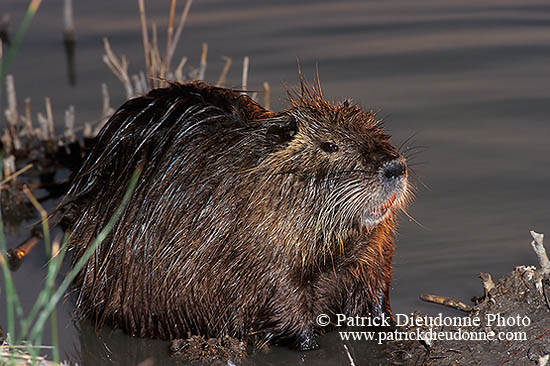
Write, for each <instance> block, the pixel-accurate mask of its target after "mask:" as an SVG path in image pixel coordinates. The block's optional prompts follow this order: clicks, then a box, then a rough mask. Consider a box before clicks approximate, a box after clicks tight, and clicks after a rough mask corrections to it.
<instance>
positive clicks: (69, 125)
mask: <svg viewBox="0 0 550 366" xmlns="http://www.w3.org/2000/svg"><path fill="white" fill-rule="evenodd" d="M74 121H75V115H74V106H72V105H70V106H69V109H67V110H66V111H65V139H66V141H68V142H69V143H73V142H75V141H76V135H75V133H74Z"/></svg>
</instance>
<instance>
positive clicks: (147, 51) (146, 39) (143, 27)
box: [138, 0, 151, 76]
mask: <svg viewBox="0 0 550 366" xmlns="http://www.w3.org/2000/svg"><path fill="white" fill-rule="evenodd" d="M138 4H139V19H140V20H141V38H142V39H143V52H144V54H145V55H144V56H145V70H146V72H147V73H149V72H150V69H151V66H150V62H149V55H150V54H151V51H150V49H149V32H148V31H147V16H146V14H145V6H144V4H143V0H138ZM148 76H150V75H148Z"/></svg>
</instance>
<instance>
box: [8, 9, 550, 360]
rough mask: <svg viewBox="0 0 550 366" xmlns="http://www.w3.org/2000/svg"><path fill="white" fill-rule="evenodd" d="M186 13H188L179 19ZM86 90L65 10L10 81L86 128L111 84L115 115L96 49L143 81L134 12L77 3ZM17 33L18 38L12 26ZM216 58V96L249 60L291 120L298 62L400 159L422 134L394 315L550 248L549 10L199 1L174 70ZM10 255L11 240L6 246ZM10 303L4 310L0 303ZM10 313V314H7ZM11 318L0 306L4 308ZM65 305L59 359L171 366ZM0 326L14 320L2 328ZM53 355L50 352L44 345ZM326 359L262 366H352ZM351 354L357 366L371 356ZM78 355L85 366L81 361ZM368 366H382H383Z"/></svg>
mask: <svg viewBox="0 0 550 366" xmlns="http://www.w3.org/2000/svg"><path fill="white" fill-rule="evenodd" d="M24 3H26V2H24V1H21V0H3V1H2V4H1V5H0V12H1V13H4V12H8V13H10V14H11V15H12V19H13V24H18V23H19V21H20V19H21V16H22V14H23V11H24V7H25V4H24ZM179 5H180V7H181V6H183V4H179ZM168 7H169V1H156V2H152V1H149V3H148V4H147V8H148V10H149V15H150V17H152V18H154V19H155V20H156V22H157V23H158V24H159V25H160V26H164V25H165V24H166V18H167V13H168ZM75 13H76V25H77V38H78V40H77V45H76V71H77V84H76V86H75V87H71V86H70V85H69V83H68V77H67V72H66V63H65V58H64V53H63V47H62V42H61V30H62V25H61V17H60V15H61V2H60V1H46V2H44V4H43V5H42V7H41V8H40V11H39V13H38V14H37V16H36V18H35V20H34V21H33V24H32V26H31V28H30V30H29V32H28V34H27V36H26V39H25V41H24V43H23V44H22V47H21V50H20V52H19V54H18V55H17V58H16V60H15V62H14V64H13V65H12V68H11V70H10V72H11V73H13V74H14V75H15V78H16V87H17V91H18V97H19V101H20V103H22V100H23V98H24V97H27V96H29V97H31V98H32V106H33V111H34V112H35V113H36V112H38V111H42V110H43V106H42V104H41V103H42V100H43V97H45V96H50V97H51V98H52V101H53V107H54V114H55V117H56V119H57V120H58V121H62V115H63V113H64V109H65V108H67V107H68V106H69V105H70V104H73V105H75V107H76V111H77V121H78V122H79V123H80V124H82V123H83V122H84V121H93V120H96V119H98V118H99V115H100V111H101V94H100V85H101V82H106V83H108V85H109V86H110V91H111V94H112V104H113V105H114V106H117V105H119V104H120V103H121V102H122V101H123V99H124V95H123V90H122V87H121V86H120V85H119V84H118V82H117V81H116V79H115V77H114V76H112V75H111V74H110V72H109V71H108V70H107V67H106V66H105V65H104V64H103V63H102V61H101V57H102V54H103V50H102V37H105V36H108V37H109V39H110V41H111V43H112V45H113V48H114V49H115V50H116V51H117V52H119V53H123V54H125V55H127V57H128V59H129V61H130V69H131V70H132V71H134V72H136V71H138V70H140V69H142V66H143V65H142V64H143V61H142V60H143V56H142V46H141V36H140V28H139V21H138V11H137V4H136V2H135V1H134V0H124V1H117V2H111V1H105V0H98V1H76V4H75ZM12 29H14V27H13V26H12ZM202 42H207V43H208V45H209V56H208V59H209V64H208V71H207V79H208V80H212V81H215V80H216V79H217V77H218V74H219V72H220V71H221V68H222V65H223V61H222V60H221V56H230V57H232V58H233V61H234V66H233V69H232V72H230V78H229V84H231V85H235V86H238V85H239V80H240V69H241V67H242V57H243V56H250V61H251V66H250V77H249V87H250V88H258V89H260V88H261V86H262V83H263V81H268V82H269V83H270V85H271V88H272V95H273V98H272V107H274V108H275V109H278V108H280V107H282V106H284V93H283V89H282V84H281V81H285V82H287V83H289V84H295V83H296V82H297V74H296V58H297V57H298V58H299V60H300V63H301V64H302V67H303V69H304V73H305V74H306V75H309V76H311V75H312V74H313V70H314V68H315V64H316V63H318V65H319V71H320V76H321V81H322V84H323V88H324V91H325V94H326V95H328V96H329V97H331V98H334V99H342V98H345V97H350V96H351V97H353V98H354V100H355V101H357V102H360V103H361V104H362V105H363V106H365V107H368V108H373V109H376V110H379V113H380V115H381V116H384V117H385V120H386V125H387V128H388V130H389V131H390V133H391V134H392V135H393V141H394V142H395V143H396V144H399V143H400V142H403V141H404V140H405V139H407V138H408V137H410V136H411V135H413V134H415V138H414V142H413V143H412V145H414V146H424V147H426V150H425V151H424V152H423V153H422V154H420V155H418V156H416V157H415V158H414V159H412V160H413V161H412V164H415V165H414V169H415V170H416V172H417V174H418V176H420V179H421V181H422V182H423V184H425V185H426V187H424V186H423V184H421V183H419V182H418V180H417V185H418V186H419V188H418V191H417V194H416V196H417V198H416V200H415V202H414V203H413V204H412V206H411V207H410V210H409V213H410V215H411V216H412V217H414V218H415V220H416V221H418V222H419V223H415V222H413V221H410V220H409V219H408V218H407V217H402V218H401V223H400V229H399V234H398V238H397V244H396V246H397V249H396V257H395V261H394V280H393V291H392V308H393V310H394V312H396V313H409V312H411V311H413V310H416V309H420V310H422V311H423V312H425V313H428V314H437V313H438V312H440V311H443V312H446V313H448V314H453V315H454V314H457V313H453V312H451V311H449V310H445V309H443V308H440V307H437V306H435V305H429V304H425V303H422V302H420V301H419V300H418V295H419V294H420V293H422V292H432V293H437V294H443V295H449V296H451V297H455V298H457V299H461V300H464V301H468V299H469V298H470V297H472V296H473V295H479V294H480V292H481V288H480V283H479V280H478V278H477V275H478V274H479V272H480V271H484V272H490V273H491V274H493V276H495V277H499V276H501V275H503V274H504V273H506V272H508V271H510V270H512V269H513V268H514V266H516V265H519V264H535V263H536V259H535V256H534V254H533V253H532V251H531V249H530V246H529V242H530V235H529V230H530V229H534V230H537V231H542V232H546V233H547V234H550V210H549V204H550V190H549V187H550V169H548V168H549V163H550V143H549V139H550V120H549V119H550V117H549V116H550V87H549V85H550V4H549V3H548V2H547V1H522V2H518V1H504V0H499V1H486V0H485V1H483V0H476V1H460V2H459V1H445V2H442V1H436V0H425V1H414V2H411V1H405V0H403V1H356V2H354V1H341V2H336V1H316V2H313V1H301V2H295V1H275V0H272V1H263V2H255V1H249V0H247V1H240V2H231V1H225V2H222V1H200V0H197V1H195V3H194V4H193V6H192V9H191V13H190V18H189V19H188V24H187V26H186V29H185V30H184V33H183V36H182V40H181V42H180V47H179V50H180V54H179V56H182V55H184V54H185V55H188V56H189V57H190V60H189V63H190V64H192V65H198V61H199V57H200V52H201V43H202ZM12 240H13V241H14V242H13V243H11V244H14V243H15V242H16V240H17V239H16V238H13V237H12ZM42 256H43V254H42V253H41V251H40V250H35V252H33V253H32V255H31V256H30V257H29V258H28V260H27V262H26V264H25V266H24V268H23V269H22V270H20V271H19V272H17V273H16V274H15V277H16V281H17V284H18V286H19V287H18V288H19V295H20V296H21V298H22V300H23V302H24V303H25V304H26V307H30V304H31V303H32V301H34V296H35V291H36V290H37V288H38V287H40V286H41V285H42V283H43V280H42V278H43V276H44V272H43V270H42V269H41V266H42V265H43V263H44V259H43V257H42ZM1 301H3V299H2V300H1ZM2 304H3V302H2ZM0 306H3V305H0ZM71 310H72V308H71V304H70V303H67V304H65V305H64V306H60V307H59V310H58V312H59V313H60V314H59V323H60V327H61V330H60V331H61V339H62V351H63V352H64V353H66V354H69V355H70V357H71V358H72V359H73V360H77V361H79V362H80V363H81V364H85V365H86V364H103V365H115V364H120V365H123V364H136V363H138V362H139V361H141V360H143V359H145V358H147V357H149V356H153V357H154V358H155V360H156V361H157V364H170V360H167V359H166V344H165V343H163V342H151V341H144V340H136V339H131V338H129V337H126V336H124V335H123V334H120V332H112V331H109V330H103V331H102V332H101V333H99V334H98V335H96V334H95V332H93V331H90V330H89V329H87V326H86V324H83V325H82V326H81V327H82V328H83V330H82V331H81V332H78V331H76V329H75V326H74V325H73V323H72V322H71V320H70V312H71ZM0 322H2V324H3V322H4V314H3V313H2V317H0ZM46 341H47V340H46ZM321 343H322V345H324V347H323V348H322V349H321V350H320V351H315V352H310V353H305V354H302V353H297V352H292V351H289V350H286V349H281V348H275V349H273V350H272V352H271V353H270V354H267V355H257V356H255V357H254V360H255V361H256V362H257V363H258V364H262V365H264V364H265V365H268V364H289V365H290V364H297V363H299V364H327V365H329V364H331V365H332V364H343V365H347V364H348V360H347V358H346V356H345V354H344V350H343V347H342V346H341V343H340V341H338V340H337V339H336V337H335V336H333V335H330V336H328V337H326V338H324V339H323V340H322V341H321ZM349 347H350V349H351V351H352V353H354V354H355V355H356V357H357V362H358V364H365V363H368V360H367V358H368V354H369V352H368V348H366V346H365V345H364V344H362V343H360V342H355V343H354V342H350V343H349ZM80 354H83V356H82V360H79V359H80ZM373 363H374V361H373Z"/></svg>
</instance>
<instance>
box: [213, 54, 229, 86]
mask: <svg viewBox="0 0 550 366" xmlns="http://www.w3.org/2000/svg"><path fill="white" fill-rule="evenodd" d="M222 58H223V59H224V60H225V65H223V70H222V72H221V74H220V77H219V78H218V82H217V83H216V86H223V85H224V84H225V79H226V78H227V73H228V72H229V68H230V67H231V63H232V62H233V60H231V57H227V56H223V57H222Z"/></svg>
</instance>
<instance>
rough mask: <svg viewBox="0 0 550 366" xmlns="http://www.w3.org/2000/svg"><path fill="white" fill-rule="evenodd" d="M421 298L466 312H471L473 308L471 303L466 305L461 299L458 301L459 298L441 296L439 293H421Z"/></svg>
mask: <svg viewBox="0 0 550 366" xmlns="http://www.w3.org/2000/svg"><path fill="white" fill-rule="evenodd" d="M420 300H422V301H426V302H431V303H434V304H439V305H444V306H448V307H450V308H453V309H456V310H460V311H464V312H467V313H469V312H471V311H472V310H473V307H471V306H470V305H466V304H464V303H463V302H461V301H458V300H455V299H452V298H450V297H446V296H439V295H432V294H421V295H420Z"/></svg>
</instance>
